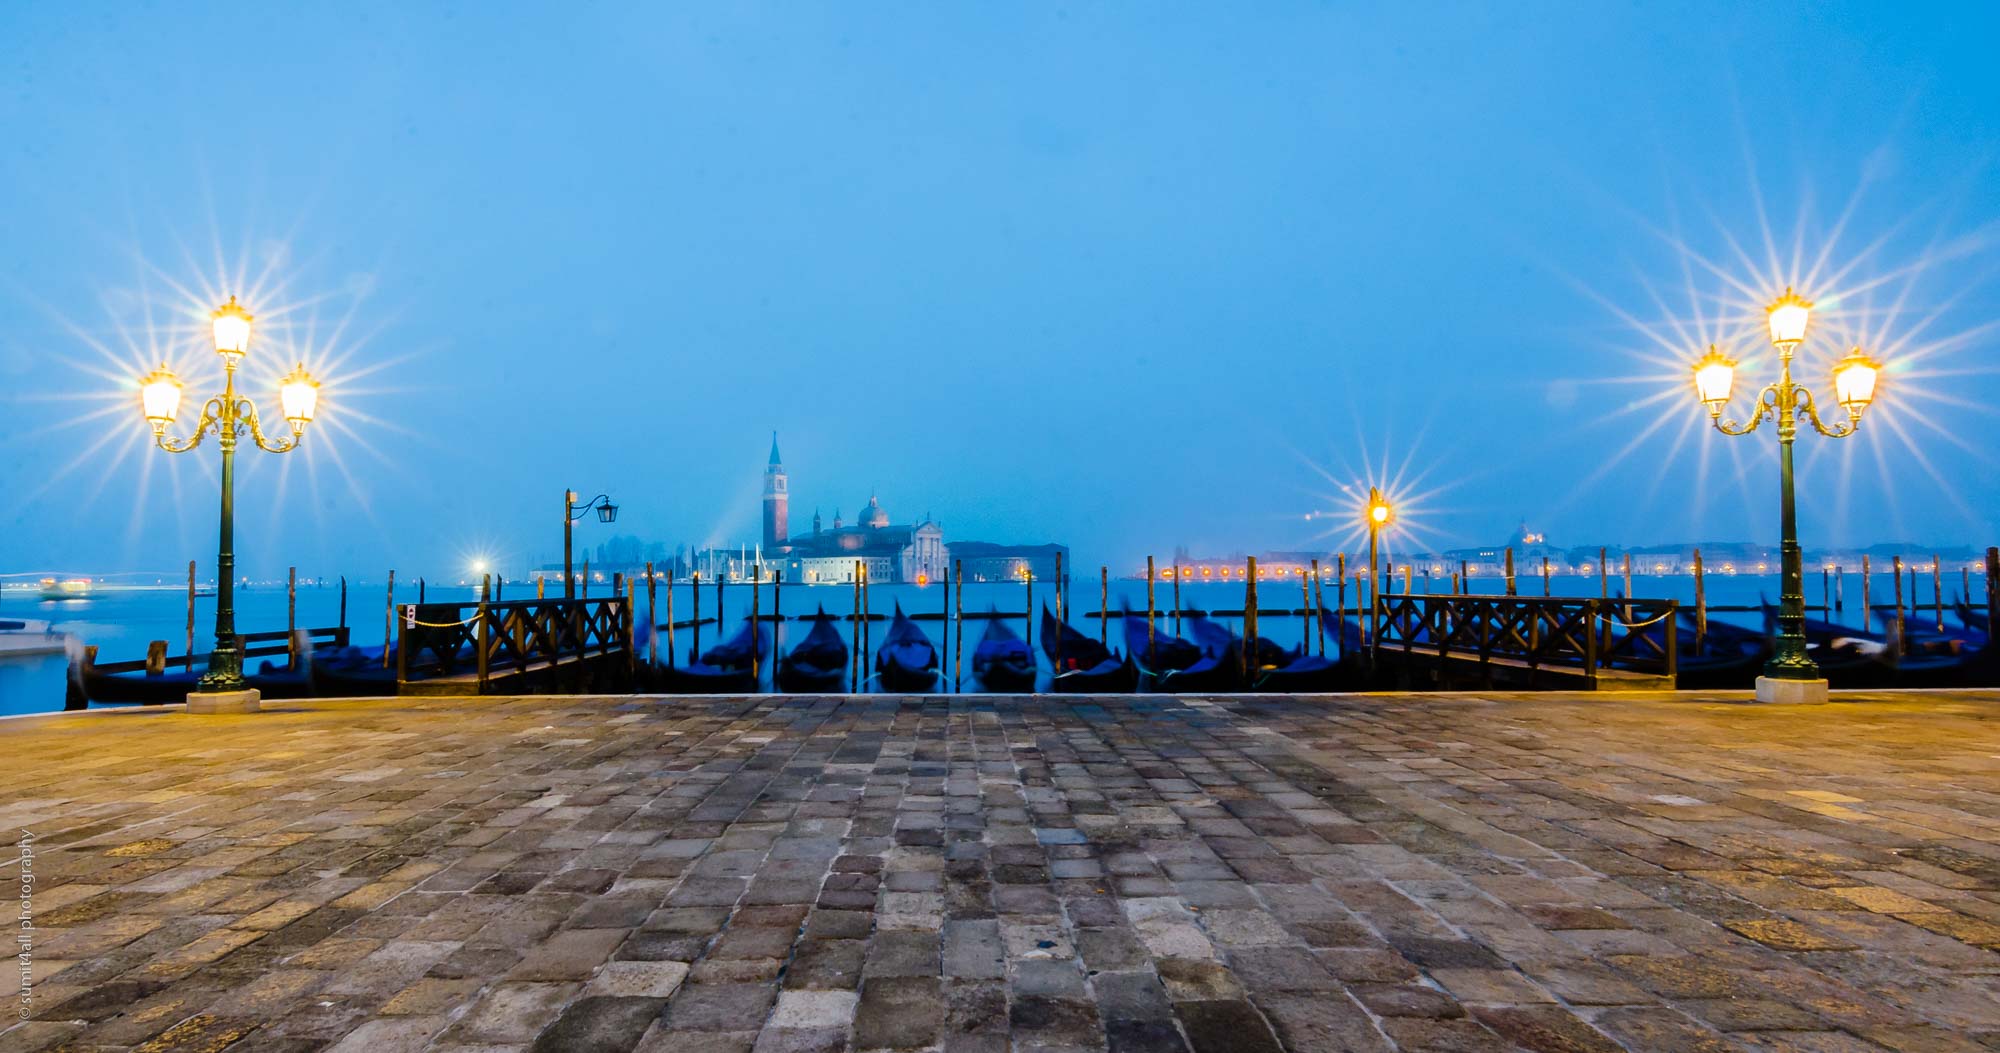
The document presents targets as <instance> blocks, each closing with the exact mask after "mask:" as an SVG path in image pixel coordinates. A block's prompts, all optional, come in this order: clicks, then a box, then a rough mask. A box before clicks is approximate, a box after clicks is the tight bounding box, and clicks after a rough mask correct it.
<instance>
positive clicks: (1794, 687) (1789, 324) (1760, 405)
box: [1694, 289, 1882, 702]
mask: <svg viewBox="0 0 2000 1053" xmlns="http://www.w3.org/2000/svg"><path fill="white" fill-rule="evenodd" d="M1767 313H1768V315H1769V319H1768V320H1769V323H1770V329H1771V344H1772V346H1773V347H1776V348H1777V349H1778V379H1777V381H1776V382H1775V383H1773V384H1771V385H1770V386H1768V387H1766V388H1765V389H1764V390H1763V391H1761V392H1759V393H1758V395H1757V402H1756V408H1755V409H1754V410H1753V411H1752V413H1751V415H1750V418H1749V420H1748V421H1747V422H1745V423H1741V424H1739V423H1737V422H1735V421H1733V420H1725V419H1723V416H1722V411H1723V408H1724V407H1725V406H1726V405H1727V404H1728V402H1729V391H1730V388H1731V387H1733V386H1734V385H1735V382H1736V363H1735V362H1734V361H1732V360H1731V359H1730V358H1729V357H1728V356H1726V355H1724V354H1723V353H1722V352H1721V351H1720V350H1717V349H1716V348H1715V347H1714V346H1713V345H1711V346H1710V347H1709V349H1708V354H1706V355H1703V356H1702V358H1701V360H1700V361H1698V362H1696V363H1695V364H1694V386H1695V394H1696V396H1697V397H1698V398H1700V399H1701V402H1702V404H1703V405H1705V406H1707V407H1708V417H1709V420H1711V421H1713V422H1714V423H1715V428H1716V430H1717V431H1720V432H1721V433H1723V434H1724V435H1748V434H1749V433H1751V432H1753V431H1755V430H1757V426H1758V425H1760V424H1762V423H1763V422H1764V421H1766V420H1774V421H1776V422H1777V425H1778V485H1779V488H1780V494H1779V506H1778V507H1779V529H1780V530H1781V532H1782V533H1783V535H1784V536H1783V538H1782V540H1781V547H1780V549H1779V551H1780V554H1781V563H1780V567H1779V571H1780V574H1781V576H1782V580H1781V583H1780V593H1781V595H1780V598H1779V601H1778V640H1777V648H1776V650H1775V652H1774V653H1773V654H1772V656H1771V660H1770V662H1768V663H1767V664H1766V665H1765V666H1764V675H1763V676H1760V677H1758V678H1757V700H1758V701H1759V702H1824V701H1826V680H1825V678H1823V677H1821V676H1820V672H1819V666H1818V664H1817V663H1815V662H1814V661H1813V660H1812V657H1811V656H1810V655H1808V654H1807V653H1806V638H1805V618H1806V600H1805V583H1804V580H1803V579H1804V573H1803V568H1802V567H1801V566H1800V556H1799V537H1798V510H1797V507H1796V504H1795V502H1794V500H1793V497H1792V440H1793V439H1794V438H1795V437H1796V436H1797V435H1798V430H1799V418H1801V417H1803V418H1805V420H1807V421H1808V422H1810V423H1811V424H1812V426H1813V430H1814V431H1817V432H1819V433H1820V434H1821V435H1825V436H1827V437H1829V438H1835V439H1841V438H1845V437H1847V436H1849V435H1852V434H1854V430H1855V429H1856V428H1858V427H1860V425H1861V414H1862V413H1863V412H1864V411H1865V410H1867V409H1868V404H1869V403H1870V402H1872V401H1874V399H1875V381H1876V378H1877V377H1878V376H1879V375H1880V374H1881V371H1882V367H1881V364H1880V363H1878V362H1876V361H1875V360H1874V359H1872V358H1869V357H1868V356H1867V355H1865V354H1863V353H1862V352H1861V349H1860V348H1858V347H1857V348H1854V349H1853V350H1851V351H1849V352H1848V353H1847V356H1846V357H1844V358H1842V359H1841V360H1840V361H1839V362H1836V363H1834V366H1833V394H1834V399H1835V400H1836V401H1837V402H1839V404H1840V406H1841V408H1842V409H1845V410H1846V411H1847V419H1846V420H1844V421H1841V420H1836V421H1835V422H1834V423H1833V424H1831V425H1829V424H1827V423H1825V422H1823V421H1821V420H1820V417H1819V413H1818V412H1817V411H1816V410H1815V409H1814V408H1813V395H1812V392H1811V391H1809V390H1807V389H1806V387H1805V386H1804V385H1802V384H1796V383H1793V381H1792V353H1793V352H1794V351H1797V350H1798V347H1799V345H1800V344H1802V343H1804V342H1805V339H1806V324H1807V322H1808V321H1809V320H1810V319H1811V317H1812V304H1810V303H1808V302H1806V301H1805V300H1803V299H1801V298H1800V297H1798V296H1797V295H1794V294H1793V292H1792V291H1791V290H1790V289H1786V290H1785V295H1783V296H1781V297H1779V298H1778V300H1777V302H1775V303H1773V304H1771V306H1770V307H1769V308H1768V309H1767Z"/></svg>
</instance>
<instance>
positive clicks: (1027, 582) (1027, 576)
mask: <svg viewBox="0 0 2000 1053" xmlns="http://www.w3.org/2000/svg"><path fill="white" fill-rule="evenodd" d="M1021 584H1022V585H1023V586H1026V588H1027V590H1028V598H1027V599H1025V600H1023V601H1022V606H1021V623H1022V624H1021V639H1022V640H1023V641H1024V642H1026V643H1027V645H1028V650H1029V651H1030V652H1033V651H1034V649H1035V567H1034V564H1032V563H1031V564H1029V565H1028V566H1027V567H1026V568H1025V569H1023V570H1022V571H1021Z"/></svg>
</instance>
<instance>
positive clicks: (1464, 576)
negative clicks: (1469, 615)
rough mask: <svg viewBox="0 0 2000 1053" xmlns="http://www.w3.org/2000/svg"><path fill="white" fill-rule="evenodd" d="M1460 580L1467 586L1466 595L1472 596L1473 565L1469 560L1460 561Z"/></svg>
mask: <svg viewBox="0 0 2000 1053" xmlns="http://www.w3.org/2000/svg"><path fill="white" fill-rule="evenodd" d="M1458 580H1459V581H1461V582H1463V583H1464V584H1465V594H1466V595H1467V596H1470V595H1472V564H1471V562H1469V561H1467V560H1463V559H1461V560H1459V561H1458Z"/></svg>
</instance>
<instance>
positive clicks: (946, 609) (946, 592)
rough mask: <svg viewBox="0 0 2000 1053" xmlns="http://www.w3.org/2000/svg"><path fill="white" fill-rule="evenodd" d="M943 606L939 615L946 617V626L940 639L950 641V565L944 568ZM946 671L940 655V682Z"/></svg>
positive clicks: (940, 632) (939, 633)
mask: <svg viewBox="0 0 2000 1053" xmlns="http://www.w3.org/2000/svg"><path fill="white" fill-rule="evenodd" d="M941 606H942V607H943V608H944V609H943V610H942V611H941V612H939V616H940V617H942V618H943V619H944V626H943V628H941V629H939V630H938V639H939V640H940V641H941V642H942V641H949V640H950V639H951V568H950V567H946V568H944V601H943V603H942V604H941ZM944 673H945V664H944V659H943V657H939V658H938V680H939V682H940V683H943V682H944Z"/></svg>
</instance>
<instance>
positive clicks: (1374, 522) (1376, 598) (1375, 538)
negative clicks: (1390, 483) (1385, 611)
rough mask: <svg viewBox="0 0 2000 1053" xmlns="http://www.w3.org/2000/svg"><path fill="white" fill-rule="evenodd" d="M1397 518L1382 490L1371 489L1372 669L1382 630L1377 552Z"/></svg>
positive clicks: (1369, 563) (1369, 618) (1369, 498)
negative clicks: (1379, 633)
mask: <svg viewBox="0 0 2000 1053" xmlns="http://www.w3.org/2000/svg"><path fill="white" fill-rule="evenodd" d="M1395 517H1396V509H1395V506H1393V505H1391V504H1390V503H1389V499H1388V498H1386V497H1383V496H1382V491H1381V490H1380V489H1378V488H1376V487H1373V486H1371V487H1369V488H1368V507H1367V509H1366V511H1365V512H1364V518H1365V519H1366V520H1367V522H1368V665H1369V667H1370V668H1371V669H1372V668H1373V667H1374V665H1375V652H1376V646H1377V642H1376V639H1375V637H1376V635H1377V633H1376V630H1378V629H1379V628H1381V626H1380V625H1379V624H1378V623H1377V621H1376V618H1375V616H1376V613H1377V607H1378V605H1379V604H1380V603H1381V600H1382V585H1381V582H1380V581H1379V580H1378V576H1377V572H1378V571H1379V570H1380V569H1381V568H1380V567H1378V566H1377V565H1376V562H1375V561H1376V558H1377V557H1376V555H1375V551H1376V548H1377V547H1378V546H1379V544H1380V542H1381V539H1382V529H1383V528H1384V527H1387V526H1388V525H1389V523H1390V521H1391V520H1393V519H1395Z"/></svg>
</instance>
